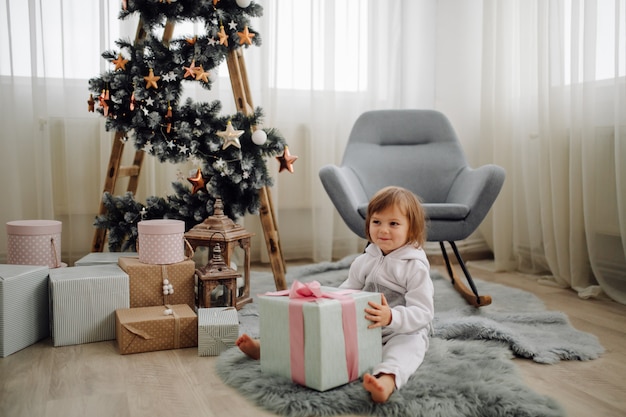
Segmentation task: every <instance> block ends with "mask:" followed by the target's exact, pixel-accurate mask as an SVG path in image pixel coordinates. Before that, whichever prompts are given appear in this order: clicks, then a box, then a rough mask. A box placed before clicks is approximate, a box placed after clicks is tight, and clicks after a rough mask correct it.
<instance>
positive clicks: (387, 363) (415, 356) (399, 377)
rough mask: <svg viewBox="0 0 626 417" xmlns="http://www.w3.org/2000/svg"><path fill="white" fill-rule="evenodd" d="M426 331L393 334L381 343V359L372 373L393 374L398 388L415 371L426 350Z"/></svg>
mask: <svg viewBox="0 0 626 417" xmlns="http://www.w3.org/2000/svg"><path fill="white" fill-rule="evenodd" d="M428 343H429V340H428V332H427V331H421V332H419V333H417V334H394V335H392V336H391V337H390V338H389V339H388V340H387V341H386V342H385V343H384V344H383V360H382V362H381V363H380V364H378V365H376V366H375V367H374V369H373V370H372V375H378V374H381V373H383V374H393V375H395V376H396V388H397V389H400V387H402V386H403V385H404V384H406V382H407V381H408V379H409V377H410V376H411V375H413V374H414V373H415V371H417V368H419V366H420V365H421V364H422V362H423V361H424V356H425V355H426V351H427V350H428Z"/></svg>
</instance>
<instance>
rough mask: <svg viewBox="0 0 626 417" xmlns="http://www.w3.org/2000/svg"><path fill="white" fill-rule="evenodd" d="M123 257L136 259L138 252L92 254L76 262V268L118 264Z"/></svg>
mask: <svg viewBox="0 0 626 417" xmlns="http://www.w3.org/2000/svg"><path fill="white" fill-rule="evenodd" d="M123 256H131V257H136V256H137V252H92V253H88V254H87V255H85V256H83V257H82V258H80V259H79V260H77V261H76V262H74V266H91V265H105V264H117V261H118V259H119V258H120V257H123Z"/></svg>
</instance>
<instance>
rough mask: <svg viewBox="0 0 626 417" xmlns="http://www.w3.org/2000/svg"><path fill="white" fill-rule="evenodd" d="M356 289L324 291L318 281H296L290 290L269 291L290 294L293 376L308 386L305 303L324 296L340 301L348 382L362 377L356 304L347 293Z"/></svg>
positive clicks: (275, 294) (294, 379)
mask: <svg viewBox="0 0 626 417" xmlns="http://www.w3.org/2000/svg"><path fill="white" fill-rule="evenodd" d="M354 292H356V291H354V290H341V291H332V292H331V291H328V292H325V291H322V288H321V285H320V283H319V282H317V281H312V282H309V283H301V282H299V281H294V282H293V284H292V285H291V288H290V289H289V290H284V291H275V292H267V293H265V295H270V296H285V295H288V296H289V299H290V301H289V335H290V336H289V340H290V364H291V378H292V379H293V381H294V382H296V383H298V384H301V385H306V384H305V381H306V372H305V366H304V360H305V355H304V317H303V313H302V309H303V305H304V303H308V302H314V301H317V300H318V299H321V298H330V299H335V300H337V301H339V302H340V303H341V312H342V314H341V321H342V324H343V338H344V345H345V352H346V363H347V371H348V381H354V380H355V379H357V378H358V377H359V347H358V337H357V329H356V304H355V302H354V299H353V298H352V297H350V296H349V295H347V294H350V293H354Z"/></svg>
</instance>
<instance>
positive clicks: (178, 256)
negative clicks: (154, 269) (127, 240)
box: [137, 219, 185, 265]
mask: <svg viewBox="0 0 626 417" xmlns="http://www.w3.org/2000/svg"><path fill="white" fill-rule="evenodd" d="M137 232H138V238H137V251H138V252H139V260H140V261H141V262H144V263H147V264H155V265H161V264H174V263H177V262H182V261H184V260H185V236H184V234H185V222H184V221H182V220H169V219H156V220H143V221H140V222H139V223H137Z"/></svg>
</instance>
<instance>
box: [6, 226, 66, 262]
mask: <svg viewBox="0 0 626 417" xmlns="http://www.w3.org/2000/svg"><path fill="white" fill-rule="evenodd" d="M61 227H62V224H61V222H59V221H56V220H15V221H11V222H7V224H6V229H7V234H8V253H7V263H8V264H10V265H41V266H47V267H48V268H58V267H60V266H62V264H61Z"/></svg>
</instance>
